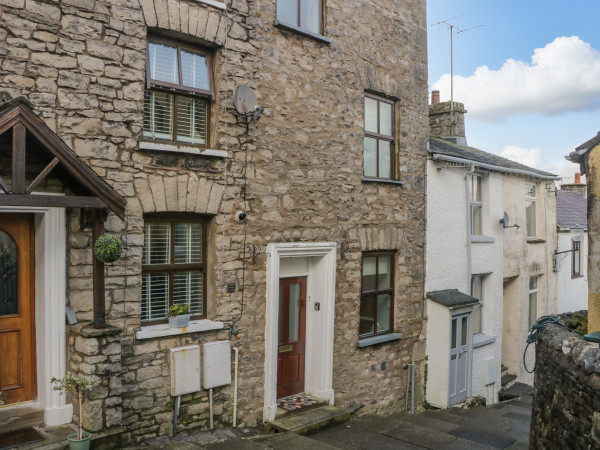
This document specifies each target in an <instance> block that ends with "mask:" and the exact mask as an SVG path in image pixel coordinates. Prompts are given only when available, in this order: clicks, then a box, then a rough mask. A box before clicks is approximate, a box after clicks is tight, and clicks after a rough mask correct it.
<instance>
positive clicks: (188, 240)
mask: <svg viewBox="0 0 600 450" xmlns="http://www.w3.org/2000/svg"><path fill="white" fill-rule="evenodd" d="M206 228H207V224H206V221H205V220H203V219H202V218H199V217H185V218H181V219H180V218H177V217H167V216H165V217H160V216H157V217H148V218H145V225H144V249H143V253H142V321H143V322H155V321H161V320H164V319H165V317H166V316H167V311H168V309H169V307H170V306H172V305H176V304H187V305H189V306H190V311H191V313H192V316H194V317H197V318H200V317H204V316H205V311H206V245H205V243H206Z"/></svg>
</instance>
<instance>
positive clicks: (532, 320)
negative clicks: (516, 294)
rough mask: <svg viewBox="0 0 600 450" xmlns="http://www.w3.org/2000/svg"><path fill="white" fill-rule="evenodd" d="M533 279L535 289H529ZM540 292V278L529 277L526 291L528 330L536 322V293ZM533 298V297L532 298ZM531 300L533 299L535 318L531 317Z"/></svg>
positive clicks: (537, 276)
mask: <svg viewBox="0 0 600 450" xmlns="http://www.w3.org/2000/svg"><path fill="white" fill-rule="evenodd" d="M534 279H535V288H533V289H532V288H531V281H532V280H534ZM539 291H540V277H539V275H536V276H534V277H529V290H528V305H529V308H528V316H529V318H528V324H529V328H531V325H533V324H534V323H535V322H536V320H537V310H538V292H539ZM532 296H534V297H532ZM532 298H534V299H535V317H531V310H532V308H531V306H532V301H531V300H532Z"/></svg>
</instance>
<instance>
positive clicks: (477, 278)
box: [471, 275, 483, 300]
mask: <svg viewBox="0 0 600 450" xmlns="http://www.w3.org/2000/svg"><path fill="white" fill-rule="evenodd" d="M471 296H472V297H475V298H476V299H477V300H481V299H482V297H483V277H482V276H481V275H473V278H472V279H471Z"/></svg>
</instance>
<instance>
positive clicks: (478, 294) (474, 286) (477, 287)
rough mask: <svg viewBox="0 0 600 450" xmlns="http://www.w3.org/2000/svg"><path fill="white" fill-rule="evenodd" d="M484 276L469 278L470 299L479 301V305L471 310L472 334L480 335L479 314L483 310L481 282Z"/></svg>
mask: <svg viewBox="0 0 600 450" xmlns="http://www.w3.org/2000/svg"><path fill="white" fill-rule="evenodd" d="M484 279H485V276H484V275H473V276H472V277H471V297H475V298H476V299H477V300H479V305H475V307H474V308H473V334H479V333H482V326H481V313H482V309H483V280H484Z"/></svg>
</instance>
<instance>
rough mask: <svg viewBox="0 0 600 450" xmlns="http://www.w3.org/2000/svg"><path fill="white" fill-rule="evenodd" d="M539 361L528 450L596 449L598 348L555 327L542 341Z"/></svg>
mask: <svg viewBox="0 0 600 450" xmlns="http://www.w3.org/2000/svg"><path fill="white" fill-rule="evenodd" d="M536 361H537V366H536V371H535V385H534V393H533V410H532V418H531V436H530V440H529V443H530V447H531V448H534V449H547V448H598V447H599V446H600V402H599V400H598V399H600V351H599V350H598V344H594V343H591V342H586V341H584V340H583V339H582V338H581V337H580V336H579V335H578V334H576V333H573V332H571V331H568V330H565V329H564V328H562V327H559V326H558V325H552V326H550V327H548V328H547V329H546V330H545V331H544V332H543V334H542V337H541V339H540V340H539V342H538V345H537V350H536Z"/></svg>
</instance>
